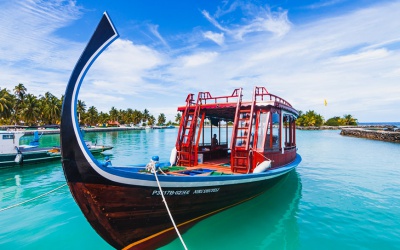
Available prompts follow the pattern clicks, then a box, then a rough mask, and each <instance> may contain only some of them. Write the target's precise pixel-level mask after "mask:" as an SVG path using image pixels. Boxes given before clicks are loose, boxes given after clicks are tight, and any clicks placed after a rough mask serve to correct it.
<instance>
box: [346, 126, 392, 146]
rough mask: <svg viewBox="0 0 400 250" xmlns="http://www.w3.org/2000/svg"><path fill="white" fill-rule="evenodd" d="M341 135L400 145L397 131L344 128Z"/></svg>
mask: <svg viewBox="0 0 400 250" xmlns="http://www.w3.org/2000/svg"><path fill="white" fill-rule="evenodd" d="M340 134H341V135H344V136H353V137H358V138H366V139H372V140H379V141H388V142H398V143H400V132H397V131H384V130H368V129H365V128H343V129H342V131H341V132H340Z"/></svg>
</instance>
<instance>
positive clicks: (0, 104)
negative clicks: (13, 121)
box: [0, 88, 15, 118]
mask: <svg viewBox="0 0 400 250" xmlns="http://www.w3.org/2000/svg"><path fill="white" fill-rule="evenodd" d="M14 102H15V100H14V96H13V95H12V94H10V92H9V91H8V90H7V89H1V88H0V115H1V117H3V118H9V117H11V115H12V112H13V106H14Z"/></svg>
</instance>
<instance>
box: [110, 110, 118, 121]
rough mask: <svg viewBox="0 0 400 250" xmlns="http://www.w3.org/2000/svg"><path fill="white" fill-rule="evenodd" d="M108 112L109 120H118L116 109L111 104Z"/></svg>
mask: <svg viewBox="0 0 400 250" xmlns="http://www.w3.org/2000/svg"><path fill="white" fill-rule="evenodd" d="M108 113H109V114H110V120H112V121H118V110H117V109H116V108H115V107H114V106H113V107H111V110H110V111H109V112H108Z"/></svg>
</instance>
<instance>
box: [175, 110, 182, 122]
mask: <svg viewBox="0 0 400 250" xmlns="http://www.w3.org/2000/svg"><path fill="white" fill-rule="evenodd" d="M181 119H182V115H181V112H178V113H177V114H176V116H175V122H177V123H178V124H179V123H180V122H181Z"/></svg>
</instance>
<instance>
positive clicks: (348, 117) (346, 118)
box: [342, 114, 357, 125]
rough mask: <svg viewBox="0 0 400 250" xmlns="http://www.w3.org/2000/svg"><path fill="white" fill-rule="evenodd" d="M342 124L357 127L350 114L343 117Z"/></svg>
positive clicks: (355, 120)
mask: <svg viewBox="0 0 400 250" xmlns="http://www.w3.org/2000/svg"><path fill="white" fill-rule="evenodd" d="M342 122H343V123H344V124H343V125H357V119H356V118H354V117H353V116H352V115H350V114H348V115H343V119H342Z"/></svg>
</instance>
